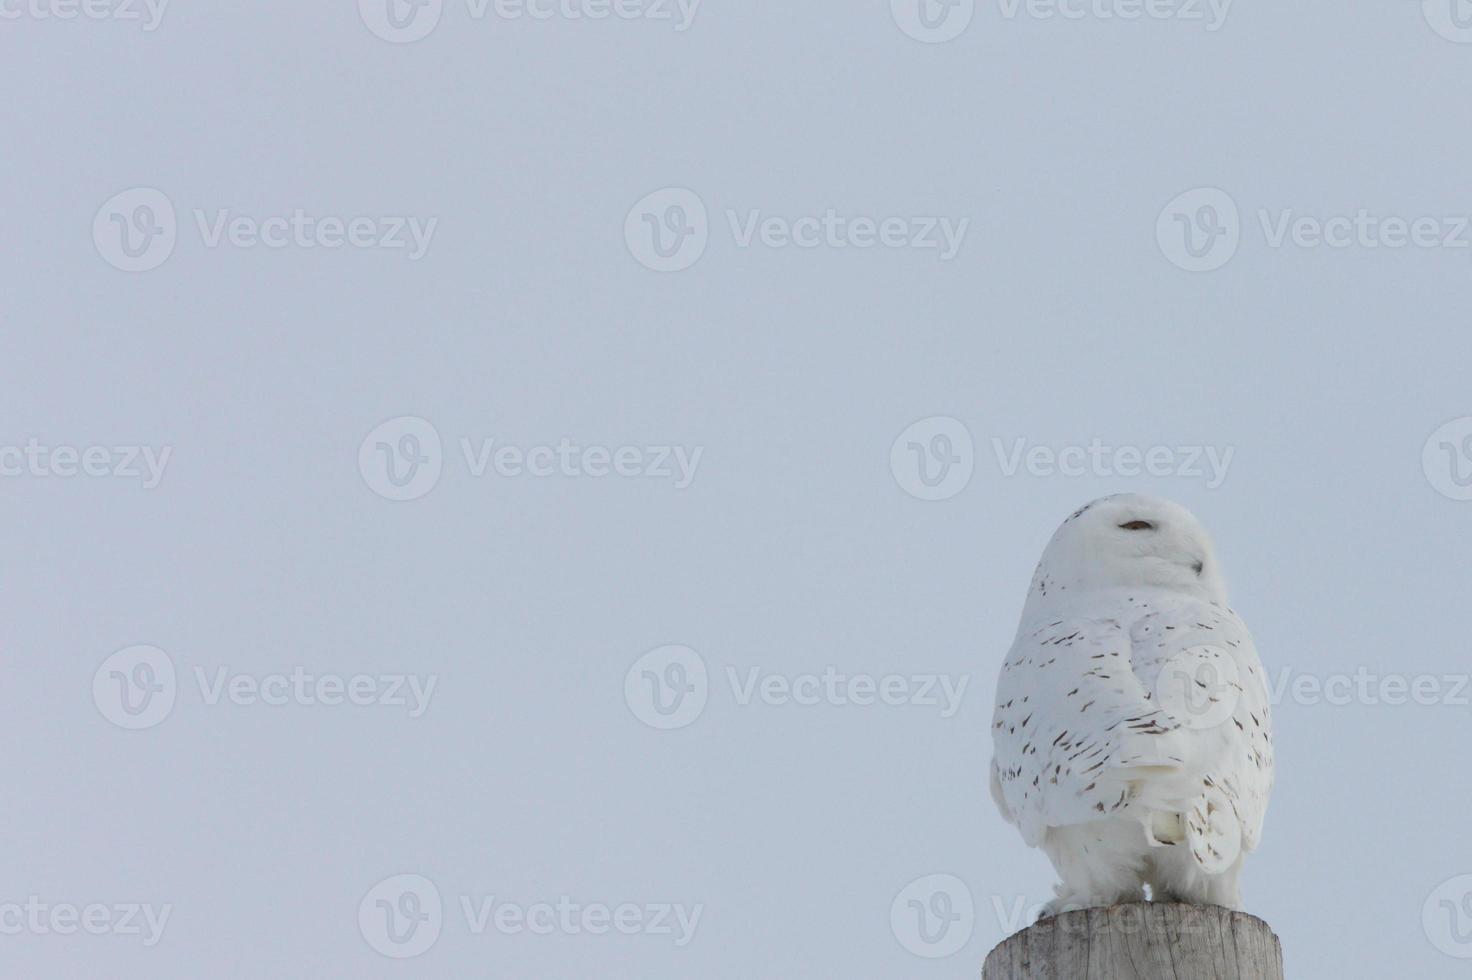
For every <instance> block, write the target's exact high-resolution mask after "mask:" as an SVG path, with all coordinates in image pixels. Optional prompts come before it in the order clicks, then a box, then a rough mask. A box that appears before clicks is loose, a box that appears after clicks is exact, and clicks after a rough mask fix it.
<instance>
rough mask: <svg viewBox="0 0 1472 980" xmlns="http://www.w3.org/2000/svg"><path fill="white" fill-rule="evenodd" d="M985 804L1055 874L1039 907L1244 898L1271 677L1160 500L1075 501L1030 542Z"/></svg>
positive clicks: (1202, 542) (1268, 763)
mask: <svg viewBox="0 0 1472 980" xmlns="http://www.w3.org/2000/svg"><path fill="white" fill-rule="evenodd" d="M992 723H993V724H992V739H993V744H994V749H995V756H994V757H993V759H992V771H991V786H992V796H993V798H994V799H995V800H996V802H997V806H998V808H1000V810H1001V811H1002V815H1003V816H1004V817H1006V818H1007V820H1009V821H1010V822H1012V823H1015V824H1016V825H1017V826H1018V828H1019V829H1020V830H1021V832H1022V837H1023V840H1025V841H1026V842H1027V843H1028V844H1029V845H1030V846H1033V847H1041V848H1042V849H1043V850H1044V852H1046V853H1047V855H1048V857H1049V859H1050V860H1051V861H1052V862H1053V866H1054V868H1056V869H1057V871H1058V876H1059V878H1060V879H1061V884H1060V885H1058V886H1057V888H1056V889H1055V891H1056V892H1057V897H1056V899H1055V900H1054V901H1053V902H1051V903H1049V905H1048V907H1047V909H1046V911H1045V913H1044V914H1052V913H1055V912H1058V911H1060V910H1063V909H1065V908H1075V907H1091V906H1101V905H1112V904H1115V903H1118V902H1129V901H1140V900H1142V899H1143V898H1144V897H1145V886H1147V885H1148V886H1149V894H1150V897H1151V898H1153V899H1154V900H1156V901H1182V902H1191V903H1195V904H1210V905H1224V906H1227V907H1228V908H1234V909H1235V908H1241V895H1240V892H1239V890H1238V884H1237V879H1238V875H1239V873H1240V871H1241V867H1242V861H1243V857H1244V855H1245V854H1246V853H1247V852H1248V851H1251V850H1253V849H1254V848H1255V847H1256V846H1257V843H1258V839H1259V836H1260V834H1261V832H1262V822H1263V813H1264V811H1265V810H1266V808H1267V801H1268V793H1269V791H1270V790H1271V789H1272V783H1273V748H1272V735H1271V727H1270V720H1269V717H1268V694H1267V685H1266V683H1265V681H1264V677H1263V670H1262V665H1261V663H1260V662H1259V661H1258V658H1257V650H1256V649H1255V648H1254V647H1253V645H1252V637H1251V635H1250V634H1249V633H1248V632H1247V627H1246V626H1245V625H1244V624H1243V622H1242V620H1241V619H1239V618H1238V617H1237V614H1236V613H1234V612H1232V610H1231V609H1229V608H1228V607H1227V596H1226V588H1225V586H1224V585H1223V583H1222V578H1221V572H1220V569H1219V567H1218V565H1217V560H1216V556H1215V554H1214V553H1213V549H1212V544H1211V539H1210V537H1209V536H1208V535H1207V533H1206V531H1205V529H1203V528H1202V527H1201V525H1200V524H1199V523H1197V521H1196V519H1195V517H1193V516H1192V515H1191V514H1190V512H1188V511H1187V510H1186V509H1185V508H1183V507H1181V506H1179V505H1177V504H1174V503H1172V502H1170V501H1168V500H1161V499H1158V498H1153V497H1145V496H1140V495H1136V494H1121V495H1118V496H1113V497H1105V498H1103V499H1101V500H1096V501H1094V502H1093V503H1091V504H1088V505H1087V506H1085V507H1084V508H1083V509H1081V510H1079V511H1078V512H1076V513H1075V514H1073V515H1072V516H1071V517H1069V518H1068V519H1067V520H1066V521H1064V522H1063V525H1062V526H1061V527H1059V528H1058V531H1057V532H1056V533H1055V534H1054V535H1053V539H1052V541H1050V542H1049V543H1048V547H1047V549H1046V550H1045V551H1044V552H1043V557H1042V560H1041V561H1040V562H1039V563H1038V568H1037V572H1036V574H1035V575H1034V576H1033V581H1032V588H1031V590H1030V591H1029V593H1028V596H1027V602H1026V605H1025V606H1024V608H1023V612H1022V622H1021V625H1020V626H1019V628H1018V631H1017V638H1016V640H1014V641H1013V644H1012V649H1011V651H1010V652H1009V653H1008V654H1007V659H1006V662H1005V663H1004V664H1003V665H1002V672H1001V677H1000V679H999V680H998V682H997V707H996V713H995V714H994V716H993V718H992Z"/></svg>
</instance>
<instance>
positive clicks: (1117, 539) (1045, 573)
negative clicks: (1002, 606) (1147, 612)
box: [1028, 493, 1227, 606]
mask: <svg viewBox="0 0 1472 980" xmlns="http://www.w3.org/2000/svg"><path fill="white" fill-rule="evenodd" d="M1113 588H1159V589H1171V590H1175V591H1179V592H1185V593H1188V594H1190V595H1194V596H1196V597H1198V598H1202V599H1207V600H1210V601H1214V602H1218V603H1221V604H1222V605H1225V604H1226V602H1227V590H1226V585H1225V583H1224V582H1223V581H1222V577H1221V568H1220V566H1219V565H1218V563H1217V559H1216V551H1215V548H1214V547H1213V546H1212V543H1211V536H1210V535H1209V534H1207V533H1206V529H1205V528H1204V527H1202V526H1201V523H1200V522H1199V521H1197V520H1196V518H1195V516H1193V515H1192V514H1191V512H1190V511H1188V510H1186V508H1184V507H1182V506H1181V505H1180V504H1177V503H1175V502H1173V501H1170V500H1165V499H1164V498H1161V497H1148V496H1145V495H1143V494H1137V493H1121V494H1115V495H1114V496H1112V497H1101V498H1100V499H1098V500H1095V501H1094V502H1093V503H1090V504H1086V505H1085V506H1083V507H1082V508H1080V509H1079V510H1077V511H1075V512H1074V513H1073V514H1072V515H1071V516H1070V517H1069V518H1068V519H1067V520H1065V521H1064V522H1063V524H1062V525H1061V526H1060V527H1059V528H1058V530H1057V531H1056V532H1054V534H1053V539H1052V540H1051V541H1049V542H1048V547H1047V548H1046V549H1045V550H1044V551H1043V557H1042V560H1041V561H1040V562H1038V569H1037V572H1036V574H1035V575H1034V576H1033V583H1032V591H1031V592H1030V593H1029V594H1028V605H1029V606H1040V605H1045V604H1047V603H1048V602H1050V601H1053V600H1057V601H1063V600H1066V599H1068V598H1069V597H1070V596H1071V595H1076V594H1078V593H1083V592H1090V591H1094V590H1098V589H1113Z"/></svg>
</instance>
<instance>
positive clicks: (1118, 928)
mask: <svg viewBox="0 0 1472 980" xmlns="http://www.w3.org/2000/svg"><path fill="white" fill-rule="evenodd" d="M982 978H983V980H1283V950H1282V947H1281V946H1280V945H1279V943H1278V937H1277V936H1275V935H1273V930H1272V929H1270V928H1268V924H1267V923H1266V922H1263V921H1262V920H1261V919H1259V918H1256V917H1254V916H1251V915H1247V914H1246V913H1244V912H1233V911H1231V910H1230V909H1224V908H1219V907H1218V906H1215V905H1175V904H1170V903H1156V902H1138V903H1133V904H1129V905H1115V906H1113V907H1111V908H1107V909H1086V910H1083V911H1078V912H1064V913H1063V914H1062V915H1058V916H1054V917H1052V918H1049V919H1044V920H1042V921H1041V922H1039V923H1037V924H1036V925H1034V926H1032V927H1030V928H1027V929H1024V930H1022V931H1021V932H1019V933H1017V934H1016V935H1014V936H1011V937H1009V938H1008V939H1006V940H1005V941H1004V942H1003V943H1002V944H1001V945H999V946H998V947H997V948H996V949H994V950H992V952H991V955H990V956H988V957H987V958H986V966H985V967H984V968H983V970H982Z"/></svg>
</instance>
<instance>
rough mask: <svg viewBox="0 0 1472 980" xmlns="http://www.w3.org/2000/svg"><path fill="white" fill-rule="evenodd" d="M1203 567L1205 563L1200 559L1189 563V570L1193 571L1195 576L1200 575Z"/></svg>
mask: <svg viewBox="0 0 1472 980" xmlns="http://www.w3.org/2000/svg"><path fill="white" fill-rule="evenodd" d="M1205 568H1206V563H1205V562H1203V561H1201V560H1200V559H1197V560H1196V561H1195V562H1194V563H1192V565H1191V571H1193V572H1195V573H1196V577H1197V578H1200V577H1201V573H1202V571H1204V570H1205Z"/></svg>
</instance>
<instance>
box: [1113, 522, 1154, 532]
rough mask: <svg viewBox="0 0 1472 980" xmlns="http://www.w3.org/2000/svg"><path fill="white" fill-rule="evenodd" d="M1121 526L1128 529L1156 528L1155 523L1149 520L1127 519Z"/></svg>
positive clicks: (1148, 529) (1144, 529) (1150, 529)
mask: <svg viewBox="0 0 1472 980" xmlns="http://www.w3.org/2000/svg"><path fill="white" fill-rule="evenodd" d="M1120 527H1121V528H1122V529H1124V530H1126V531H1153V530H1155V525H1154V524H1151V523H1150V522H1149V521H1127V522H1126V523H1124V524H1121V525H1120Z"/></svg>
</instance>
